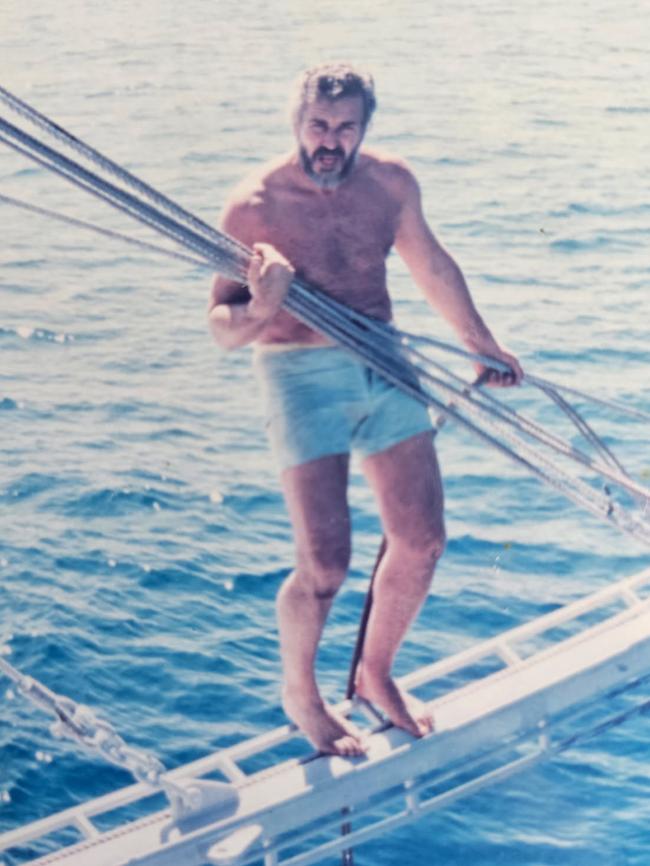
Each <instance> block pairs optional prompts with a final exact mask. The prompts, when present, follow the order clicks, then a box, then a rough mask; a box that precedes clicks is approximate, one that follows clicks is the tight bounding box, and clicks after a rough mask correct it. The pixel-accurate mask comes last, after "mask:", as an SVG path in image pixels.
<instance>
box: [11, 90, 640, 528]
mask: <svg viewBox="0 0 650 866" xmlns="http://www.w3.org/2000/svg"><path fill="white" fill-rule="evenodd" d="M0 103H4V104H5V105H6V106H7V107H8V108H10V109H11V110H12V111H14V112H16V113H17V114H18V115H20V117H22V118H23V120H24V121H26V122H27V123H28V124H31V125H32V126H35V127H37V128H38V129H40V130H41V131H42V132H45V133H46V134H47V135H49V136H51V137H53V138H54V139H56V140H57V141H58V142H59V144H61V145H63V146H64V147H67V148H69V149H70V150H72V151H74V152H75V154H76V155H78V156H80V157H81V158H83V159H84V160H86V162H89V163H91V164H92V165H93V166H94V167H95V168H97V169H99V170H100V171H101V172H103V173H104V174H105V175H109V176H110V177H111V178H112V180H108V179H106V177H103V176H101V174H98V173H97V171H93V170H91V169H90V168H86V167H85V166H84V165H82V164H81V162H79V161H78V160H76V159H72V158H71V157H68V156H66V155H65V154H63V153H61V152H59V151H58V150H56V149H55V148H54V147H52V146H49V145H48V144H45V143H44V142H43V141H41V140H40V139H37V138H36V137H35V136H34V135H31V134H30V133H28V132H26V131H25V130H23V129H21V128H20V127H18V126H16V125H15V124H12V123H10V122H9V121H7V120H5V119H4V118H0V141H2V142H4V143H5V144H6V145H7V146H9V147H10V148H12V149H14V150H15V151H17V152H18V153H20V154H22V155H23V156H26V157H27V158H29V159H30V160H32V161H33V162H35V163H37V164H38V165H41V166H42V167H44V168H47V169H48V170H49V171H52V172H53V173H55V174H57V175H59V176H60V177H63V178H64V179H66V180H68V181H69V182H70V183H72V184H73V185H75V186H77V187H78V188H81V189H83V190H84V191H85V192H88V193H90V194H91V195H93V196H95V197H97V198H99V199H100V200H102V201H104V202H105V203H107V204H109V205H111V206H112V207H113V208H115V209H117V210H119V211H121V212H122V213H126V214H127V215H128V216H129V217H131V218H133V219H135V220H137V221H139V222H140V223H143V224H144V225H146V226H148V227H149V228H151V229H153V230H154V231H156V232H157V233H158V234H161V235H163V236H165V237H167V238H168V239H170V240H171V241H172V242H173V243H174V244H176V245H178V246H180V247H182V249H183V250H184V251H188V250H189V251H190V252H191V253H192V255H191V256H189V255H187V252H179V251H174V250H169V249H165V248H163V247H159V246H156V245H154V244H148V243H146V242H144V241H140V240H136V239H134V238H129V237H127V236H126V235H123V234H121V233H119V232H112V231H109V230H107V229H103V228H101V227H99V226H95V225H94V224H92V223H87V222H84V221H81V220H74V219H72V218H70V217H66V216H63V215H61V214H57V213H55V212H52V211H48V210H46V209H45V208H40V207H37V206H35V205H30V204H27V203H25V202H20V201H18V200H16V199H12V198H11V197H9V196H0V203H4V204H11V205H14V206H19V207H22V208H26V209H28V210H31V211H32V212H34V213H37V214H40V215H42V216H48V217H50V218H56V219H59V220H63V221H65V222H68V223H70V224H72V225H76V226H78V227H81V228H85V229H90V230H93V231H96V232H99V233H101V234H103V235H105V236H107V237H110V238H112V239H115V240H121V241H125V242H128V243H131V244H134V245H136V246H140V247H142V248H143V249H146V250H148V251H150V252H158V253H161V254H164V255H168V256H172V257H175V258H178V259H181V260H183V261H186V262H188V263H191V264H193V265H199V266H205V267H210V268H211V269H212V270H217V271H218V272H219V273H221V274H223V275H224V276H226V277H228V278H230V279H234V280H238V281H241V282H245V281H246V275H247V270H248V264H249V261H250V257H251V254H252V253H251V250H250V249H248V248H247V247H246V246H245V245H244V244H242V243H240V242H239V241H237V240H236V239H234V238H232V237H229V236H228V235H226V234H225V233H223V232H221V231H219V230H217V229H215V228H213V227H212V226H210V225H208V224H207V223H205V222H204V221H203V220H201V219H199V218H198V217H196V216H194V215H193V214H191V213H190V212H189V211H187V210H185V209H184V208H182V207H181V206H180V205H178V204H176V202H174V201H172V200H171V199H170V198H168V197H167V196H165V195H163V194H162V193H160V192H159V191H158V190H156V189H154V188H153V187H152V186H150V185H149V184H147V183H145V182H144V181H142V180H141V179H140V178H138V177H136V176H135V175H133V174H132V173H130V172H128V171H127V170H126V169H124V168H122V167H121V166H119V165H118V164H117V163H115V162H113V161H112V160H111V159H109V158H108V157H106V156H104V155H103V154H101V153H100V152H99V151H97V150H95V149H94V148H92V147H90V146H89V145H87V144H85V143H84V142H83V141H81V140H80V139H78V138H77V137H76V136H74V135H71V134H70V133H69V132H68V131H66V130H65V129H64V128H63V127H61V126H60V125H59V124H57V123H55V122H54V121H52V120H50V119H49V118H47V117H45V115H43V114H41V113H39V112H37V111H36V110H35V109H34V108H32V107H31V106H30V105H28V104H27V103H26V102H24V101H23V100H20V99H18V98H17V97H16V96H14V95H13V94H11V93H10V92H9V91H7V90H6V89H5V88H2V87H0ZM114 181H117V183H116V182H114ZM118 184H120V185H118ZM129 190H131V191H129ZM284 306H285V308H286V309H287V311H288V312H290V313H291V314H292V315H294V316H295V317H296V318H298V319H300V320H301V321H303V322H304V323H305V324H307V325H309V326H310V327H312V328H313V329H315V330H316V331H319V332H320V333H322V334H325V335H326V336H328V337H330V338H331V339H333V340H334V341H335V342H337V343H338V344H339V345H341V346H343V347H344V348H346V349H347V350H348V351H350V352H351V353H352V354H354V355H355V356H356V357H357V358H360V359H361V360H363V361H364V363H365V364H367V365H368V366H369V367H372V368H373V369H375V370H376V371H377V372H379V373H380V374H381V375H383V376H384V377H385V378H386V379H388V380H389V381H391V382H393V383H394V384H396V385H397V386H398V387H400V388H401V389H402V390H404V391H405V392H407V393H409V394H411V395H412V396H413V397H414V398H415V399H417V400H419V401H420V402H422V403H424V404H425V405H426V406H428V407H429V408H432V409H435V410H436V411H437V412H440V413H443V414H444V416H445V417H450V418H453V419H454V420H456V421H457V422H458V423H459V424H461V425H462V426H463V427H465V428H466V429H468V430H470V431H471V432H472V433H474V434H475V435H476V436H478V437H479V438H480V439H482V440H483V441H485V442H487V443H489V444H490V445H492V446H493V447H494V448H496V449H497V450H499V451H501V452H502V453H504V454H506V455H507V456H508V457H510V458H511V459H513V460H514V461H515V462H517V463H518V464H520V465H522V466H524V467H525V468H526V469H527V470H528V471H530V472H531V473H533V474H534V475H536V476H537V477H538V478H540V479H541V480H542V481H544V482H545V483H547V484H549V485H550V486H551V487H553V488H554V489H556V490H558V491H559V492H561V493H562V494H563V495H565V496H567V497H568V498H569V499H571V500H572V501H574V502H575V503H576V504H578V505H579V506H580V507H582V508H585V509H586V510H588V511H590V512H591V513H592V514H594V515H596V516H598V517H600V518H603V519H605V520H607V521H609V522H610V523H612V524H614V525H615V526H616V527H617V528H618V529H620V530H622V531H624V532H626V533H628V534H629V535H631V536H633V537H634V538H636V539H637V540H639V541H641V542H642V543H644V544H647V545H650V521H649V520H648V517H647V515H646V513H645V512H647V509H648V503H649V502H650V490H648V489H647V488H646V487H644V486H643V485H641V484H639V483H638V482H636V481H634V480H633V479H631V478H630V477H629V475H628V474H627V473H626V472H625V470H624V469H623V467H622V466H621V464H620V462H619V461H618V459H617V458H616V456H615V455H614V454H613V453H612V451H611V449H610V448H609V447H608V446H607V445H606V444H605V443H604V442H603V441H602V439H601V438H600V437H599V436H598V435H597V434H596V433H595V431H594V430H593V429H592V428H591V426H590V425H589V424H588V423H587V421H586V420H585V419H584V418H583V417H582V416H581V415H580V414H579V413H578V412H577V410H576V409H575V408H574V407H573V406H572V405H571V404H570V403H569V402H568V400H567V399H566V398H565V397H563V396H562V394H560V391H563V392H564V393H566V394H570V395H573V396H575V397H578V398H579V399H581V400H584V401H588V402H591V403H594V404H600V405H602V406H605V407H606V408H608V409H611V410H614V411H616V412H619V413H624V414H627V415H629V416H631V417H634V418H636V419H638V420H644V421H650V415H648V414H646V413H644V412H641V411H639V410H636V409H630V408H628V407H626V406H623V405H621V404H620V403H617V402H615V401H611V400H603V399H601V398H598V397H592V396H591V395H588V394H585V393H583V392H580V391H578V390H577V389H573V388H570V387H567V386H564V385H556V384H555V383H552V382H549V381H547V380H545V379H541V378H537V377H534V376H532V375H529V374H526V376H525V379H524V381H525V383H526V384H529V385H531V386H533V387H535V388H537V389H538V390H539V391H540V392H541V393H543V394H544V395H545V396H546V397H547V398H548V399H549V400H551V401H552V402H553V403H554V404H555V405H556V406H557V407H558V409H559V410H560V411H561V412H562V413H563V414H564V415H566V417H567V418H569V420H570V421H571V422H572V424H573V425H574V426H575V428H576V430H577V431H578V433H579V434H580V435H581V437H582V438H583V440H584V441H585V442H586V443H587V444H588V445H589V446H590V447H591V448H593V450H594V451H595V452H596V455H597V456H596V457H595V458H592V457H591V456H589V455H588V454H586V453H585V452H584V451H582V450H580V449H578V448H576V447H575V446H574V445H572V444H570V443H567V442H564V441H563V440H561V439H560V438H558V437H557V436H555V435H554V434H552V433H550V432H549V431H547V430H546V429H544V428H543V427H542V426H540V425H539V424H537V423H536V422H534V421H532V420H530V419H528V418H526V417H524V416H522V415H521V414H520V413H519V412H516V411H515V410H513V409H511V408H510V407H508V406H507V405H505V404H504V403H502V402H501V401H499V400H497V399H496V398H494V397H493V396H492V395H490V394H487V393H485V392H484V391H482V390H480V389H479V388H478V387H475V386H471V385H469V386H468V383H467V382H466V381H465V380H464V379H462V378H461V377H460V376H457V375H456V374H454V373H453V372H452V371H450V370H449V369H448V368H447V367H446V365H444V364H443V363H441V362H440V361H439V360H437V359H436V358H435V357H432V356H431V350H432V349H436V350H441V351H443V352H445V353H447V354H449V353H451V354H454V355H457V356H460V357H464V358H466V359H468V360H471V361H474V362H478V363H482V364H484V365H487V366H489V367H491V368H493V369H497V370H500V371H502V372H503V371H507V369H508V368H507V366H506V365H505V364H503V363H502V362H500V361H497V360H495V359H493V358H488V357H485V356H481V355H476V354H473V353H471V352H467V351H465V350H463V349H461V348H459V347H457V346H451V345H449V344H447V343H444V342H442V341H439V340H435V339H433V338H430V337H423V336H418V335H414V334H410V333H407V332H403V331H400V330H398V329H397V328H395V327H394V326H393V325H391V324H386V323H384V322H380V321H377V320H374V319H371V318H369V317H367V316H365V315H363V314H361V313H359V312H356V311H354V310H352V309H350V308H349V307H347V306H345V305H344V304H342V303H341V302H339V301H336V300H334V299H333V298H330V297H328V296H327V295H324V294H323V293H321V292H318V291H317V290H315V289H314V288H312V287H310V286H308V285H306V284H305V283H303V282H301V281H300V280H298V279H295V280H294V281H293V282H292V284H291V286H290V288H289V291H288V294H287V297H286V299H285V302H284ZM449 398H451V401H450V400H449ZM531 440H532V441H531ZM533 442H535V443H538V444H541V445H543V446H544V447H545V448H547V449H549V450H550V451H551V452H552V454H554V455H560V456H561V457H564V458H567V460H568V461H569V462H570V463H572V464H573V465H575V466H578V467H580V468H582V469H583V470H588V471H589V473H590V474H591V477H592V478H593V477H596V478H601V479H604V481H605V482H606V484H605V487H604V489H603V491H602V492H600V491H598V490H597V489H595V487H594V486H593V485H592V484H591V483H588V482H587V481H585V480H584V479H583V478H582V477H579V476H576V475H573V474H571V473H569V472H567V470H566V469H565V468H562V467H561V466H560V465H559V464H558V461H557V459H555V458H554V457H552V456H551V457H549V456H547V454H546V453H543V452H541V451H540V449H539V448H538V447H536V446H535V445H534V444H532V443H533ZM607 483H610V484H615V485H616V486H617V488H618V489H621V490H624V491H626V492H627V493H628V494H629V495H630V496H631V497H632V498H633V499H636V500H637V501H638V502H639V503H640V505H641V506H642V508H640V509H638V511H637V512H632V511H629V510H628V509H626V508H624V507H622V506H621V505H619V504H618V503H617V502H615V501H614V500H613V498H612V495H611V492H610V489H609V487H608V486H607Z"/></svg>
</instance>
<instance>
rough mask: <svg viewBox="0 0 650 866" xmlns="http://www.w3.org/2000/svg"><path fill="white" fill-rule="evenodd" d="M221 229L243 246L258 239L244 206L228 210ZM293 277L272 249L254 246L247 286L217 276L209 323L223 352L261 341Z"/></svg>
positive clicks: (211, 298)
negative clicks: (240, 241)
mask: <svg viewBox="0 0 650 866" xmlns="http://www.w3.org/2000/svg"><path fill="white" fill-rule="evenodd" d="M222 225H223V228H224V230H225V231H226V232H228V233H229V234H231V235H233V236H234V237H236V238H238V239H239V240H242V241H243V242H244V243H247V242H248V243H250V241H251V239H252V238H254V237H255V235H256V234H257V235H258V236H259V231H256V229H255V225H254V219H253V218H252V215H251V213H250V208H249V207H248V206H247V205H239V206H231V207H229V208H228V210H227V211H226V213H225V215H224V218H223V221H222ZM293 276H294V271H293V268H292V267H291V265H290V264H289V262H288V261H287V260H286V259H285V258H284V256H282V255H281V254H280V253H279V252H278V251H277V250H276V249H274V247H272V246H271V245H270V244H264V243H256V244H253V256H252V259H251V263H250V266H249V268H248V274H247V283H248V285H242V284H241V283H236V282H234V281H233V280H229V279H226V278H225V277H221V276H219V275H217V276H216V277H215V280H214V282H213V284H212V290H211V292H210V302H209V305H208V321H209V325H210V330H211V332H212V335H213V337H214V339H215V340H216V342H217V343H218V344H219V345H220V346H221V347H222V348H224V349H237V348H239V347H240V346H245V345H247V344H248V343H251V342H253V341H254V340H256V339H257V338H258V337H260V336H261V335H262V333H263V331H264V330H265V328H266V327H267V325H269V324H270V323H271V321H272V320H273V319H274V318H275V316H276V315H277V313H278V312H279V311H280V308H281V307H282V302H283V301H284V298H285V296H286V294H287V291H288V289H289V285H290V283H291V280H292V279H293Z"/></svg>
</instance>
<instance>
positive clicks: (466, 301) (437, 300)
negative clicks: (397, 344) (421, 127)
mask: <svg viewBox="0 0 650 866" xmlns="http://www.w3.org/2000/svg"><path fill="white" fill-rule="evenodd" d="M400 174H401V177H400V187H401V189H400V198H401V201H402V209H401V214H400V219H399V223H398V227H397V233H396V237H395V249H396V250H397V252H398V253H399V254H400V256H401V257H402V258H403V259H404V261H405V263H406V265H407V267H408V269H409V271H410V272H411V274H412V276H413V279H414V280H415V282H416V283H417V284H418V286H420V288H421V289H422V291H423V292H424V295H425V297H426V299H427V300H428V302H429V303H430V304H431V306H432V307H434V309H436V310H437V311H438V312H439V313H440V314H441V315H442V316H443V318H444V319H446V321H447V322H449V324H450V325H451V326H452V328H453V329H454V331H455V332H456V334H457V335H458V337H459V339H460V340H461V341H462V342H463V343H464V345H465V346H466V347H467V349H469V351H471V352H475V353H476V354H479V355H487V356H489V357H491V358H495V359H497V360H500V361H502V362H504V363H506V364H507V365H508V366H509V367H510V368H511V370H512V372H513V375H510V374H508V373H503V374H498V373H496V371H492V373H491V375H490V379H489V381H490V383H491V384H495V385H513V384H519V382H520V381H521V379H522V378H523V375H524V374H523V371H522V369H521V366H520V365H519V362H518V360H517V359H516V358H515V357H514V355H511V354H510V353H509V352H506V351H505V350H504V349H502V348H501V346H500V345H499V344H498V343H497V341H496V340H495V338H494V336H493V335H492V332H491V331H490V329H489V328H488V326H487V325H486V324H485V322H484V321H483V319H482V317H481V315H480V313H479V312H478V310H477V309H476V306H475V304H474V301H473V300H472V296H471V294H470V291H469V289H468V287H467V283H466V281H465V278H464V276H463V273H462V271H461V269H460V268H459V267H458V265H457V264H456V262H455V261H454V260H453V258H452V257H451V256H450V255H449V253H448V252H447V251H446V250H445V249H444V248H443V247H442V245H441V244H440V243H439V242H438V240H437V239H436V237H435V236H434V234H433V232H432V231H431V229H430V228H429V225H428V223H427V221H426V219H425V216H424V213H423V210H422V199H421V195H420V189H419V186H418V183H417V181H416V180H415V178H414V177H413V175H412V174H411V173H410V172H409V171H407V170H406V169H404V170H403V172H401V173H400ZM477 369H478V370H479V372H482V370H483V369H484V368H483V367H482V366H481V365H477Z"/></svg>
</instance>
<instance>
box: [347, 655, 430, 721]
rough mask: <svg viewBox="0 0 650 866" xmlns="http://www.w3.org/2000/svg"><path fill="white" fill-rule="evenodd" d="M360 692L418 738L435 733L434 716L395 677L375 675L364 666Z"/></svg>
mask: <svg viewBox="0 0 650 866" xmlns="http://www.w3.org/2000/svg"><path fill="white" fill-rule="evenodd" d="M356 692H357V694H358V695H359V697H360V698H364V699H365V700H366V701H370V703H371V704H374V705H375V706H376V707H379V709H380V710H381V711H382V712H383V713H385V714H386V715H387V716H388V718H389V719H390V721H391V722H392V723H393V724H394V725H395V726H396V727H398V728H403V729H404V730H405V731H408V732H409V734H413V736H414V737H423V736H425V734H430V733H431V732H432V731H433V727H434V726H433V716H432V714H431V712H430V711H429V710H428V709H427V707H426V705H425V704H423V703H422V701H420V700H418V699H417V698H416V697H413V695H409V694H408V692H405V691H404V689H401V688H400V687H399V686H398V685H397V683H396V682H395V680H394V679H393V678H392V677H391V676H379V675H376V674H374V675H373V674H372V673H370V672H369V671H368V670H366V669H365V668H364V667H363V665H360V667H359V673H358V674H357V684H356Z"/></svg>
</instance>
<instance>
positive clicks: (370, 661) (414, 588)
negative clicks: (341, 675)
mask: <svg viewBox="0 0 650 866" xmlns="http://www.w3.org/2000/svg"><path fill="white" fill-rule="evenodd" d="M363 469H364V472H365V474H366V477H367V478H368V481H369V483H370V485H371V486H372V488H373V490H374V492H375V495H376V497H377V501H378V503H379V509H380V513H381V519H382V524H383V529H384V535H385V538H386V542H387V544H386V550H385V553H384V556H383V557H382V560H381V563H380V565H379V568H378V570H377V575H376V577H375V585H374V589H373V604H372V609H371V613H370V619H369V621H368V629H367V632H366V639H365V645H364V650H363V654H362V659H361V664H360V666H359V673H358V680H357V692H358V694H359V695H360V696H361V697H365V698H366V699H367V700H369V701H371V702H372V703H374V704H376V705H377V706H379V707H380V708H381V709H382V710H383V711H384V712H385V713H386V714H387V715H388V717H389V718H390V720H391V721H392V722H393V723H394V724H395V725H398V726H399V727H401V728H405V729H406V730H408V731H410V732H411V733H412V734H414V735H415V736H421V735H423V734H425V733H427V732H428V731H430V730H431V729H432V720H431V718H430V717H429V716H428V715H427V714H426V713H425V712H424V708H423V706H422V705H421V704H420V703H419V702H418V701H416V700H415V699H414V698H412V697H410V696H409V695H407V694H405V693H404V692H403V691H401V690H400V689H399V688H398V686H397V685H396V683H395V681H394V680H393V679H392V677H391V669H392V665H393V660H394V658H395V654H396V653H397V650H398V648H399V646H400V644H401V642H402V639H403V638H404V635H405V634H406V632H407V630H408V628H409V626H410V624H411V622H412V621H413V619H414V618H415V616H416V614H417V613H418V611H419V609H420V607H421V605H422V603H423V602H424V599H425V598H426V596H427V593H428V591H429V587H430V585H431V579H432V577H433V572H434V569H435V565H436V562H437V560H438V558H439V557H440V555H441V554H442V551H443V549H444V540H445V535H444V523H443V515H442V512H443V494H442V483H441V480H440V472H439V469H438V461H437V459H436V454H435V450H434V447H433V441H432V436H431V433H430V432H427V433H420V434H418V435H416V436H412V437H411V438H409V439H405V440H403V441H402V442H399V443H397V444H396V445H393V446H392V447H390V448H387V449H386V450H385V451H382V452H380V453H378V454H373V455H371V456H370V457H367V458H366V459H365V460H364V463H363Z"/></svg>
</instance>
